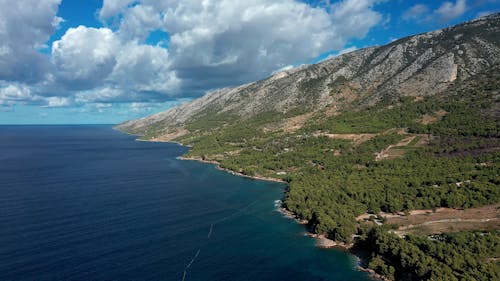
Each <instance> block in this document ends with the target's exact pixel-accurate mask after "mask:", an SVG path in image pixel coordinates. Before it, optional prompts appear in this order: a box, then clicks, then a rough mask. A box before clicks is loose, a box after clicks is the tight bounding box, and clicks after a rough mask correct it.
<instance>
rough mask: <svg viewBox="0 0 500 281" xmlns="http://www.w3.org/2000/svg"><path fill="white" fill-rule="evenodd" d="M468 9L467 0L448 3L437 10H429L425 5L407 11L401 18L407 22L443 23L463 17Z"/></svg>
mask: <svg viewBox="0 0 500 281" xmlns="http://www.w3.org/2000/svg"><path fill="white" fill-rule="evenodd" d="M468 9H469V7H468V6H467V1H466V0H456V1H455V2H450V1H446V2H443V3H442V4H441V5H440V6H439V7H438V8H436V9H435V10H431V9H429V7H428V6H427V5H424V4H416V5H413V6H412V7H411V8H409V9H408V10H406V11H405V12H404V13H403V14H402V16H401V18H402V19H403V20H406V21H410V20H413V21H416V22H418V23H435V22H442V23H443V22H449V21H451V20H454V19H456V18H458V17H460V16H462V15H463V14H464V13H465V12H466V11H467V10H468Z"/></svg>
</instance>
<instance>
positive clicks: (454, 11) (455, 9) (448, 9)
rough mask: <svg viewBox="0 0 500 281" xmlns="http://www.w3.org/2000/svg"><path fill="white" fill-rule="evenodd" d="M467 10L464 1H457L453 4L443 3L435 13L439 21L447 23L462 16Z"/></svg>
mask: <svg viewBox="0 0 500 281" xmlns="http://www.w3.org/2000/svg"><path fill="white" fill-rule="evenodd" d="M466 10H467V3H466V1H465V0H457V1H455V3H453V2H444V3H443V4H441V6H440V7H439V8H438V9H437V10H436V11H435V13H436V14H437V15H439V16H440V18H441V20H443V21H449V20H452V19H455V18H458V17H459V16H461V15H463V14H464V13H465V11H466Z"/></svg>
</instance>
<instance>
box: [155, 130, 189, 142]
mask: <svg viewBox="0 0 500 281" xmlns="http://www.w3.org/2000/svg"><path fill="white" fill-rule="evenodd" d="M188 133H189V131H188V130H186V129H179V130H177V131H175V132H172V133H168V134H164V135H161V136H159V137H156V138H152V139H151V140H150V141H159V142H164V141H171V140H174V139H176V138H178V137H182V136H184V135H186V134H188Z"/></svg>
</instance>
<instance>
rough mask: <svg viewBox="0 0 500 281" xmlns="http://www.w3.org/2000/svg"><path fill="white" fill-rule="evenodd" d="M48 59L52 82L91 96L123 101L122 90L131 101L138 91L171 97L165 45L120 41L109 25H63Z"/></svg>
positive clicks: (172, 76) (171, 75) (171, 76)
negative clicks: (50, 57) (53, 74)
mask: <svg viewBox="0 0 500 281" xmlns="http://www.w3.org/2000/svg"><path fill="white" fill-rule="evenodd" d="M52 62H53V64H54V67H55V68H56V70H57V72H56V73H55V85H56V86H57V85H63V86H64V89H65V90H69V91H79V93H78V95H79V97H80V96H82V94H87V95H89V96H90V99H95V100H101V99H103V98H114V99H121V100H124V101H126V100H127V97H126V96H125V95H126V94H129V96H130V99H131V100H135V99H136V98H137V97H136V96H137V95H138V93H143V92H147V93H148V94H144V95H145V96H147V97H150V96H151V95H153V94H152V93H156V94H157V95H160V96H161V95H164V96H173V95H174V94H175V93H177V92H176V89H177V88H178V84H179V80H178V79H177V76H176V74H175V72H174V71H172V70H171V69H170V68H169V67H170V65H171V63H170V60H169V55H168V50H166V49H164V48H161V47H158V46H148V45H142V44H138V43H137V42H136V41H124V40H121V38H119V36H118V35H117V34H116V33H115V32H113V31H112V30H111V29H109V28H89V27H85V26H79V27H77V28H70V29H68V30H67V32H66V34H65V35H64V36H63V37H62V38H61V40H58V41H55V42H54V44H53V45H52ZM82 100H83V98H82Z"/></svg>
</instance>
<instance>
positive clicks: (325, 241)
mask: <svg viewBox="0 0 500 281" xmlns="http://www.w3.org/2000/svg"><path fill="white" fill-rule="evenodd" d="M120 131H121V130H120ZM136 140H137V141H145V142H165V143H175V144H178V145H181V146H185V147H187V148H191V146H189V145H184V144H182V143H180V142H176V141H172V140H163V139H152V140H145V139H136ZM177 159H179V160H183V161H197V162H200V163H205V164H212V165H215V168H216V169H217V170H220V171H224V172H226V173H229V174H232V175H235V176H240V177H244V178H248V179H253V180H261V181H269V182H276V183H282V184H288V183H287V182H285V181H283V180H280V179H276V178H269V177H262V176H249V175H245V174H242V173H239V172H236V171H233V170H230V169H227V168H222V167H221V166H220V163H219V162H217V161H215V160H205V159H201V158H199V157H185V156H179V157H177ZM276 201H278V202H279V205H277V206H276V207H277V210H278V212H280V213H281V214H283V215H284V216H285V217H287V218H290V219H293V220H294V221H295V222H296V223H298V224H301V225H304V226H305V225H307V224H308V223H309V222H308V221H307V220H305V219H300V218H298V217H297V216H296V214H295V213H293V212H291V211H289V210H288V209H286V208H285V207H283V202H282V201H281V200H276ZM305 235H307V236H309V237H312V238H314V239H315V240H316V245H315V246H316V247H318V248H321V249H338V250H343V251H347V252H349V253H350V254H351V255H352V256H353V257H354V258H355V259H356V266H355V268H356V270H358V271H362V272H366V273H368V274H369V277H370V278H371V279H372V280H382V281H391V279H388V278H387V277H385V276H383V275H380V274H378V273H376V272H375V271H374V270H372V269H370V268H368V267H367V266H364V265H365V264H366V265H367V263H366V261H365V260H364V259H363V257H362V255H360V254H359V253H358V252H357V251H356V250H354V247H353V246H354V243H351V244H345V243H339V242H337V241H334V240H332V239H329V238H328V237H326V235H325V234H316V233H312V232H311V231H309V230H308V229H307V228H306V232H305Z"/></svg>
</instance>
